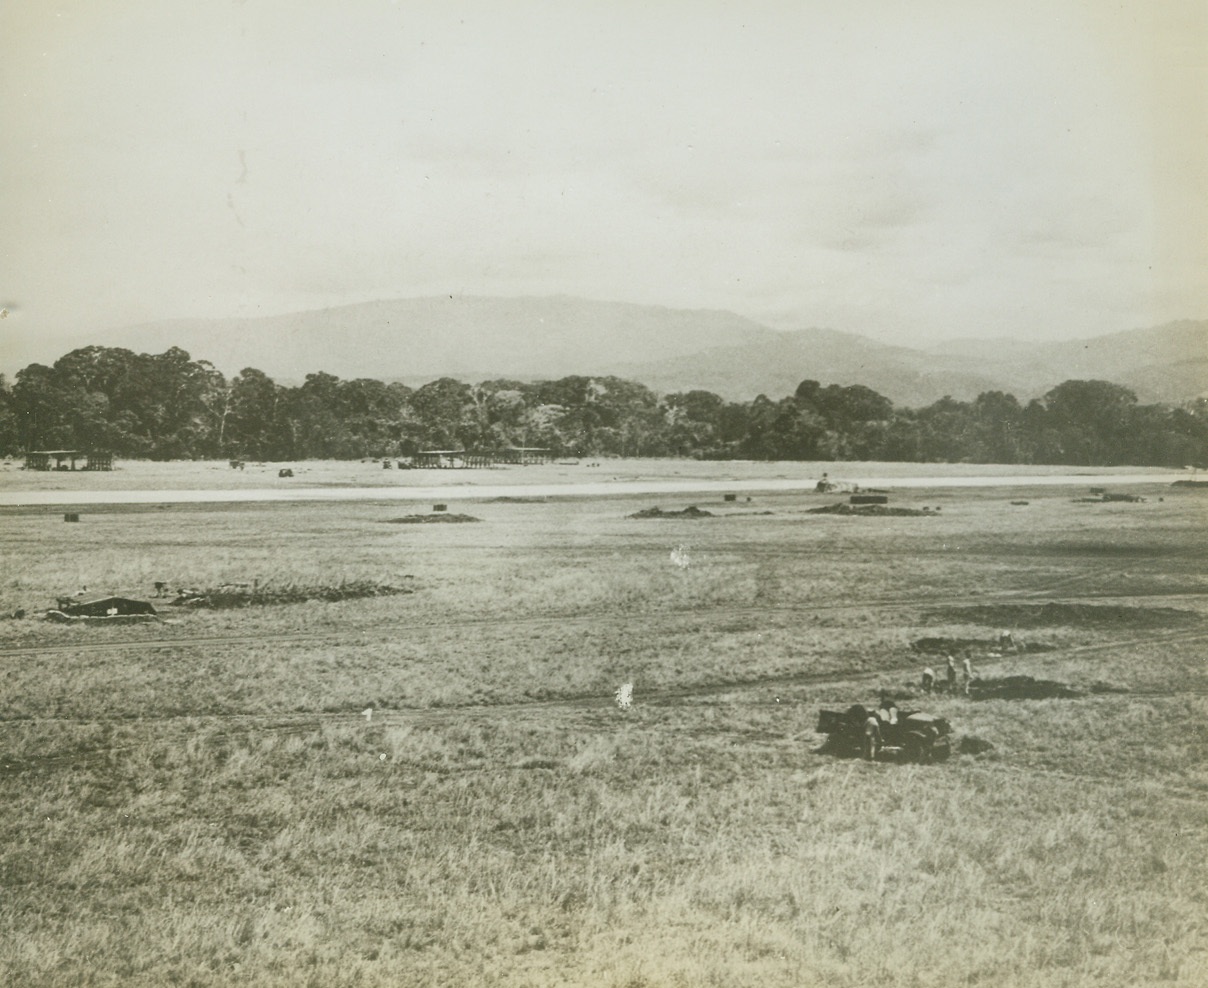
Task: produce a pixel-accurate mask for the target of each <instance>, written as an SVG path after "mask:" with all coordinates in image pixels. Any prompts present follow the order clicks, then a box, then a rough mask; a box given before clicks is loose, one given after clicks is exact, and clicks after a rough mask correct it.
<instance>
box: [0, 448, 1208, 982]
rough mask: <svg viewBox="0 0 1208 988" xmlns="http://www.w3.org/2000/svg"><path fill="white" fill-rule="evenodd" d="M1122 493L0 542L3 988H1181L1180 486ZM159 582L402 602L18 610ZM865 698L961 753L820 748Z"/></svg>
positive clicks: (154, 524) (270, 507)
mask: <svg viewBox="0 0 1208 988" xmlns="http://www.w3.org/2000/svg"><path fill="white" fill-rule="evenodd" d="M202 466H206V465H188V467H187V469H189V470H200V469H201V468H202ZM208 466H213V465H208ZM369 466H370V465H365V467H364V469H365V470H368V469H369ZM345 468H347V469H353V468H352V467H349V466H348V465H345ZM615 468H616V465H615V464H612V465H608V464H606V465H605V466H604V467H602V468H600V469H601V470H612V471H613V472H616V469H615ZM680 468H682V469H684V470H692V469H694V467H693V465H691V464H687V465H682V467H680V466H664V467H661V468H660V469H663V470H665V471H668V472H670V471H672V470H674V469H680ZM222 469H223V470H227V471H228V473H229V472H230V471H229V468H226V467H225V466H224V467H223V468H222ZM356 469H360V465H356ZM547 469H549V470H550V471H554V470H555V468H554V467H550V468H547ZM564 469H569V468H564ZM575 469H579V468H575ZM584 469H585V470H586V469H587V468H584ZM629 469H634V468H632V467H630V468H629ZM916 469H917V468H916ZM985 469H986V468H980V470H981V471H982V472H985ZM251 470H252V468H251V467H249V468H248V471H246V472H247V473H248V474H250V473H251ZM813 472H814V473H815V474H816V473H817V470H816V469H815V470H814V471H813ZM215 473H216V476H221V477H223V478H224V479H223V482H226V480H225V478H226V477H227V474H223V473H221V471H217V470H216V471H215ZM378 473H380V474H385V475H386V476H388V477H389V476H392V475H393V476H397V474H395V473H394V472H393V471H392V472H390V473H387V472H386V471H382V470H380V468H379V469H378ZM449 473H452V472H449ZM806 475H807V476H808V475H809V474H806ZM832 475H833V476H838V473H837V472H836V471H832ZM114 476H117V474H115V475H114ZM274 476H275V471H274ZM54 479H55V480H56V481H57V480H58V478H57V477H56V478H54ZM374 479H375V480H376V479H377V474H375V475H374ZM459 479H460V478H459ZM67 480H68V481H69V482H72V483H74V482H75V478H74V477H69V478H67ZM509 480H510V478H509ZM164 483H167V481H164ZM134 486H138V485H134ZM183 486H187V484H186V485H183ZM194 486H195V484H194ZM1140 492H1141V493H1144V494H1145V495H1147V497H1148V500H1147V501H1145V502H1144V503H1137V504H1126V503H1118V504H1079V503H1074V501H1073V497H1075V496H1077V494H1076V493H1071V492H1070V491H1068V490H1065V491H1063V490H1056V489H1052V488H1039V487H1038V488H1035V489H1032V490H1028V489H1026V488H1022V489H1021V488H1012V489H1011V490H1010V491H1006V490H998V489H993V488H986V489H979V490H954V489H936V490H930V491H927V490H920V491H914V492H911V493H910V494H909V496H903V497H897V496H895V498H894V503H900V504H905V505H927V506H929V507H930V508H932V509H933V510H932V512H931V513H930V514H928V515H927V516H921V517H837V516H825V515H813V514H809V513H808V512H809V509H810V508H814V507H818V506H821V505H824V504H828V503H832V502H833V501H835V500H836V499H837V498H836V497H835V496H834V495H831V496H823V495H814V494H808V495H800V494H799V495H788V494H785V495H775V496H772V495H769V496H755V497H753V498H752V500H751V501H749V502H748V501H746V500H745V499H741V500H740V501H738V502H729V503H727V502H723V501H722V500H721V499H720V496H718V497H716V498H715V499H714V500H710V499H708V498H706V499H700V498H697V499H695V500H692V499H686V498H685V499H676V498H670V497H662V498H659V499H651V498H648V497H647V498H638V497H633V498H623V497H616V498H592V499H587V498H583V499H550V500H545V501H539V502H526V501H506V502H504V501H478V502H474V501H469V502H462V503H461V504H459V506H458V511H460V512H464V513H465V514H468V515H471V516H473V517H475V518H477V519H479V520H478V521H477V522H473V523H465V524H425V525H399V524H386V522H388V521H390V520H391V519H395V518H398V517H400V516H402V515H405V514H407V513H409V512H410V511H411V510H413V509H406V508H400V506H399V505H398V504H374V503H372V502H370V503H349V504H318V505H306V504H262V505H246V506H240V505H229V506H223V507H221V508H217V507H213V506H204V505H199V506H191V507H177V508H152V509H147V510H133V509H130V508H125V509H122V510H113V511H111V512H106V511H105V510H102V509H90V510H89V511H88V513H86V514H85V515H84V516H83V518H82V520H81V522H80V523H79V524H74V525H65V524H64V523H63V521H62V517H61V514H55V513H53V512H46V511H20V510H9V511H5V512H0V573H2V574H4V575H3V576H2V577H0V612H11V611H12V610H14V609H16V608H24V609H25V610H26V611H28V612H29V614H30V616H28V617H26V618H24V619H20V620H2V621H0V674H2V675H3V682H4V692H3V702H2V704H0V800H2V802H0V837H2V841H0V983H3V984H5V985H13V986H25V985H29V986H55V988H57V986H68V985H70V986H78V985H96V986H108V985H115V986H116V985H123V986H125V985H148V986H152V985H154V986H159V985H195V986H206V988H209V986H226V985H250V986H260V985H272V986H277V985H280V986H286V985H288V986H291V988H292V986H298V985H315V986H332V985H335V986H339V985H365V986H374V985H383V986H384V985H391V986H394V985H412V984H414V985H449V986H454V985H497V986H524V985H567V986H572V985H574V986H577V985H584V986H597V985H600V986H611V988H643V986H647V988H654V986H660V988H661V986H696V985H710V986H740V985H743V986H745V985H760V986H764V985H768V986H785V988H788V986H802V985H826V986H853V988H854V986H863V985H868V984H879V985H888V986H916V985H917V986H924V985H926V986H928V988H931V986H940V988H946V986H950V985H952V986H955V985H978V986H1004V988H1006V986H1011V988H1014V986H1020V985H1037V986H1066V988H1092V986H1093V988H1100V986H1111V985H1119V986H1133V985H1140V984H1145V985H1150V984H1154V985H1176V986H1188V988H1191V986H1196V988H1198V986H1200V985H1203V984H1205V983H1208V933H1206V932H1205V931H1206V930H1208V922H1206V920H1208V862H1206V861H1205V856H1204V853H1203V852H1204V848H1205V846H1208V762H1206V760H1205V752H1206V751H1208V667H1206V666H1205V663H1204V658H1203V657H1204V654H1205V645H1206V643H1208V596H1206V595H1208V571H1206V569H1205V566H1204V560H1205V559H1206V558H1208V525H1206V524H1205V522H1206V521H1208V499H1206V497H1205V495H1204V494H1203V493H1202V492H1198V491H1193V490H1179V489H1172V488H1169V487H1162V488H1158V487H1152V488H1146V489H1144V490H1141V491H1140ZM1159 499H1160V500H1159ZM1013 500H1026V501H1027V502H1028V503H1027V504H1026V505H1013V504H1011V503H1010V502H1011V501H1013ZM655 503H659V504H661V505H662V506H663V507H665V508H668V509H677V508H682V507H684V506H686V505H687V504H696V505H698V506H699V507H701V508H702V509H705V510H708V511H710V512H713V513H714V514H713V517H708V518H700V519H636V518H631V517H629V516H630V515H631V514H633V513H634V512H636V511H638V510H639V509H642V508H647V507H650V506H652V505H653V504H655ZM936 507H938V508H940V509H941V510H940V511H938V512H936V511H934V508H936ZM673 557H674V558H673ZM155 581H161V582H165V583H167V584H168V585H169V586H170V587H173V588H176V587H180V586H190V587H210V586H216V585H218V584H221V583H228V582H252V581H255V582H256V583H257V584H258V585H265V584H268V585H270V586H278V587H281V586H287V585H301V584H304V585H309V586H337V585H340V584H345V585H351V584H354V583H355V582H357V581H373V582H375V583H380V584H393V585H400V586H406V587H407V588H408V589H410V590H411V591H412V592H410V593H406V594H400V595H397V596H389V597H372V598H364V599H349V600H342V601H334V602H314V603H298V604H287V605H281V606H275V607H253V608H245V609H237V610H188V609H181V608H176V607H172V606H163V607H161V609H160V610H161V616H162V617H163V619H164V620H163V621H162V622H157V623H148V624H137V625H134V624H120V625H116V626H112V625H104V624H92V625H87V626H82V625H79V624H53V623H50V622H45V621H39V620H35V619H34V617H33V615H34V614H35V613H36V612H38V611H39V610H44V609H45V608H47V607H49V606H50V605H51V604H52V603H53V600H54V597H55V596H56V595H58V594H61V593H71V592H73V591H75V590H76V589H77V588H80V587H84V586H87V587H88V588H89V590H90V591H92V590H103V591H107V592H109V591H111V592H114V593H123V594H129V595H134V596H139V597H144V598H145V597H147V596H148V595H149V594H151V593H153V592H154V590H153V584H154V582H155ZM1003 628H1010V629H1011V630H1012V631H1013V632H1014V634H1015V636H1016V638H1017V639H1018V640H1019V641H1020V642H1021V643H1023V644H1024V645H1026V646H1029V649H1030V650H1028V651H1026V652H1022V653H1016V654H1008V655H1005V656H999V655H994V654H991V648H990V645H989V642H990V641H991V640H992V639H993V638H994V637H995V636H996V635H997V633H998V632H999V631H1000V630H1001V629H1003ZM923 638H952V639H971V640H981V641H984V642H985V643H986V644H985V645H983V646H975V647H974V648H973V651H972V658H973V662H974V667H975V670H976V673H977V674H978V675H979V676H981V677H983V678H993V677H1000V676H1006V675H1017V674H1027V675H1032V676H1036V677H1042V678H1046V679H1052V680H1057V681H1060V682H1062V683H1066V684H1068V685H1070V686H1071V687H1073V688H1075V689H1076V690H1077V691H1078V693H1079V696H1078V697H1077V698H1075V699H1063V700H1036V701H1023V700H1015V701H1012V700H991V701H975V700H971V699H966V698H964V697H963V696H955V697H947V696H942V697H928V698H926V700H925V701H924V700H922V699H920V698H917V697H914V696H913V694H914V693H915V692H916V690H915V684H916V683H917V681H918V676H919V672H920V671H921V669H922V667H923V665H924V664H935V662H936V659H935V657H928V656H925V655H922V654H920V653H919V652H917V651H916V650H914V649H913V648H912V643H913V642H916V641H918V640H920V639H923ZM1040 649H1044V650H1040ZM941 661H942V660H941ZM626 682H630V683H632V684H633V696H634V704H633V706H632V708H630V709H628V710H621V709H619V708H618V707H617V705H616V704H615V703H614V702H613V693H614V691H615V690H616V689H617V688H618V687H619V686H620V685H621V684H622V683H626ZM882 690H892V691H893V692H894V693H895V694H896V695H897V696H898V697H899V702H900V703H901V704H902V705H903V706H904V707H906V706H911V705H914V704H916V703H919V704H923V705H925V706H926V707H927V708H928V709H932V710H934V711H935V712H937V713H941V714H943V715H944V716H946V717H948V718H949V719H950V720H951V721H952V723H953V726H954V729H955V732H956V735H957V738H958V743H959V740H960V739H961V738H975V739H978V740H980V741H984V742H988V743H989V745H991V746H992V747H990V749H989V750H988V751H985V752H984V753H981V754H977V755H971V754H960V753H958V754H955V755H954V756H953V758H952V759H951V760H950V761H949V762H947V763H945V764H940V765H929V766H916V765H890V764H868V763H864V762H862V761H859V760H851V759H843V758H836V757H833V756H829V755H826V754H822V753H819V752H818V750H817V749H818V748H819V747H820V745H821V743H822V740H823V738H822V737H821V736H819V735H817V734H816V733H815V731H814V728H815V726H816V724H817V719H818V712H819V710H821V709H823V708H836V707H844V706H846V705H848V704H850V703H853V702H865V703H867V702H870V701H873V700H875V699H877V697H878V696H879V695H880V693H881V691H882ZM366 710H372V713H371V714H370V715H369V716H366V715H365V713H364V711H366Z"/></svg>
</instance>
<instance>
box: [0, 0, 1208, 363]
mask: <svg viewBox="0 0 1208 988" xmlns="http://www.w3.org/2000/svg"><path fill="white" fill-rule="evenodd" d="M0 122H2V124H3V126H2V128H0V167H2V169H3V172H2V174H0V202H2V206H3V212H2V216H3V219H2V221H0V305H2V306H4V307H6V308H7V311H8V315H7V318H5V319H4V320H3V321H0V345H3V344H4V343H5V342H6V341H7V342H8V343H9V344H11V343H12V341H13V337H14V335H17V334H20V335H22V336H25V337H26V338H28V337H29V336H30V335H34V336H36V337H38V338H39V339H44V340H45V339H55V340H57V339H59V338H60V337H61V338H62V339H63V341H64V344H65V345H66V344H70V345H76V344H77V343H79V342H81V341H83V342H102V343H103V342H104V339H103V333H98V332H95V331H96V330H103V329H104V328H106V327H113V326H120V325H128V324H131V323H137V322H142V321H149V320H155V319H160V318H170V317H186V316H225V315H255V314H275V313H281V312H287V311H294V310H302V309H311V308H319V307H324V306H330V305H338V304H342V303H347V302H358V301H365V300H369V299H379V298H395V297H409V296H423V295H438V294H471V295H546V294H559V293H561V294H572V295H583V296H587V297H591V298H598V299H610V300H619V301H632V302H641V303H653V304H660V305H667V306H675V307H692V308H726V309H731V310H733V311H736V312H739V313H742V314H744V315H747V316H750V317H752V318H755V319H759V320H761V321H765V322H767V323H768V324H769V325H772V326H775V327H778V328H797V327H806V326H817V327H827V328H832V329H840V330H846V331H849V332H857V333H863V334H866V335H869V336H872V337H874V338H877V339H881V340H886V341H897V342H903V343H911V342H923V341H930V340H935V339H943V338H947V337H955V336H1014V337H1024V338H1042V337H1043V338H1058V337H1069V336H1090V335H1095V334H1098V333H1105V332H1113V331H1116V330H1121V329H1129V328H1136V327H1142V326H1149V325H1154V324H1156V323H1159V322H1163V321H1166V320H1169V319H1176V318H1208V233H1206V231H1208V4H1204V3H1203V2H1201V0H1169V2H1168V0H1147V2H1134V0H1126V2H1122V3H1117V2H1107V0H1045V2H1043V3H1031V2H1030V0H1022V2H1020V0H1004V2H994V3H980V2H977V0H951V2H948V0H945V2H927V0H912V2H902V3H897V2H871V0H845V2H841V3H836V2H834V0H825V2H822V0H783V2H765V3H759V2H741V3H738V2H735V3H715V2H709V0H691V2H678V0H646V2H644V3H636V2H635V3H629V2H624V0H620V2H618V0H613V2H610V3H599V4H595V3H568V2H558V3H537V2H534V3H526V2H516V0H493V2H489V3H457V2H455V0H451V2H436V3H427V2H412V0H397V2H389V0H339V2H335V0H330V2H328V0H244V2H234V3H223V2H218V0H213V2H202V0H197V2H186V0H180V2H173V3H167V2H163V0H105V2H97V0H85V2H61V3H60V2H55V0H8V2H7V3H5V4H4V5H3V7H2V8H0Z"/></svg>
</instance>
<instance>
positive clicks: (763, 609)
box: [0, 590, 1208, 659]
mask: <svg viewBox="0 0 1208 988" xmlns="http://www.w3.org/2000/svg"><path fill="white" fill-rule="evenodd" d="M1204 596H1208V590H1204V591H1191V592H1182V593H1165V592H1153V593H1139V594H1136V593H1134V594H1117V593H1107V592H1095V593H1087V594H1070V595H1062V596H1054V597H1038V596H1035V595H1034V592H1032V591H1004V592H1002V593H999V594H992V595H988V594H969V595H966V596H961V597H943V598H935V597H900V598H899V597H885V598H879V599H875V600H867V601H859V602H843V603H833V604H805V605H803V604H785V605H782V606H774V607H773V606H767V605H742V604H739V605H720V606H711V607H708V608H707V609H702V608H693V609H690V610H689V609H684V610H665V611H644V612H643V611H638V612H630V613H627V614H625V615H624V621H625V623H626V624H632V623H633V622H635V621H647V622H654V621H657V620H660V619H665V620H675V619H683V618H692V617H708V618H710V619H718V618H722V619H724V618H730V619H733V618H741V617H749V618H759V617H768V616H772V615H782V614H813V613H830V612H836V611H859V610H868V609H878V610H905V609H907V608H912V607H917V608H934V607H961V606H970V605H994V604H1017V603H1019V602H1020V600H1021V597H1022V598H1023V599H1026V600H1027V602H1028V603H1037V604H1039V603H1042V602H1043V603H1054V604H1060V603H1076V602H1078V601H1085V600H1133V599H1146V598H1168V599H1171V600H1176V599H1180V598H1184V597H1191V598H1198V597H1204ZM452 620H455V621H456V622H457V624H458V625H459V626H466V627H498V628H506V627H518V628H520V627H523V628H537V629H540V628H543V627H555V628H557V627H565V626H567V625H576V624H595V623H598V622H600V621H601V620H607V617H606V616H603V617H602V616H601V615H600V614H592V613H587V614H584V613H581V612H577V613H571V614H540V615H530V616H526V617H516V616H511V615H487V616H481V617H454V618H452ZM447 628H448V620H444V621H435V620H430V621H423V620H415V619H411V618H408V619H407V620H400V621H397V622H389V623H379V624H374V625H373V626H372V627H371V628H356V629H339V630H331V631H315V632H298V633H293V634H288V633H287V634H281V633H278V632H264V633H261V634H251V635H205V636H183V637H180V638H128V639H122V640H120V641H109V642H83V643H81V642H63V643H61V644H53V645H17V646H11V647H8V648H0V659H3V658H21V657H34V656H38V655H53V654H55V653H58V652H72V653H73V654H75V653H85V652H111V651H123V650H126V649H150V650H158V649H189V648H203V647H208V646H229V645H258V644H262V643H264V642H273V643H298V642H331V641H341V640H343V641H347V642H351V643H355V642H357V641H359V640H362V639H365V638H366V637H368V636H370V635H380V634H381V633H382V632H393V631H403V630H405V631H411V632H414V631H417V630H421V631H422V630H447Z"/></svg>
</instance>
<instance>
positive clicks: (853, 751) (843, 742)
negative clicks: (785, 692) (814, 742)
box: [818, 703, 952, 762]
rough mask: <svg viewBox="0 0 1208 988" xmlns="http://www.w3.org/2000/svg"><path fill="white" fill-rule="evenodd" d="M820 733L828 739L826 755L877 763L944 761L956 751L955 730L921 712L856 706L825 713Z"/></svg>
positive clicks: (819, 719) (819, 724)
mask: <svg viewBox="0 0 1208 988" xmlns="http://www.w3.org/2000/svg"><path fill="white" fill-rule="evenodd" d="M818 733H819V734H825V735H827V741H826V744H824V745H823V749H822V750H824V751H829V752H831V753H833V754H836V755H846V756H859V755H863V756H864V757H866V758H871V759H874V760H876V761H903V762H933V761H942V760H943V759H945V758H947V757H948V755H949V754H951V751H952V742H951V735H952V727H951V726H950V725H949V723H948V721H947V720H945V719H944V718H943V717H937V716H936V715H935V714H929V713H924V712H923V711H920V710H913V711H898V710H897V708H896V707H895V706H894V705H893V704H892V703H890V704H883V705H882V706H881V708H880V709H873V708H869V707H865V706H863V705H862V704H859V703H856V704H852V706H850V707H848V708H847V709H846V710H844V711H837V710H823V711H822V712H821V713H820V714H819V716H818Z"/></svg>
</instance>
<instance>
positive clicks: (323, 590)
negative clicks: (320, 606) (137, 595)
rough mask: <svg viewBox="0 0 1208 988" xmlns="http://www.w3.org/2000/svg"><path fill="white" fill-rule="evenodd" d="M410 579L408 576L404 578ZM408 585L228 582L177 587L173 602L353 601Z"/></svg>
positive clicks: (212, 605) (226, 605) (214, 605)
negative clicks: (278, 584) (208, 586)
mask: <svg viewBox="0 0 1208 988" xmlns="http://www.w3.org/2000/svg"><path fill="white" fill-rule="evenodd" d="M404 579H410V576H407V577H404ZM413 592H414V590H413V588H411V587H398V586H394V585H393V584H389V583H375V582H373V581H372V580H349V581H347V582H344V583H338V584H328V585H307V584H296V583H289V584H282V585H280V586H275V585H273V584H271V583H261V584H253V585H251V586H249V585H248V584H246V583H228V584H224V585H223V586H219V587H212V588H210V589H207V590H180V591H178V592H177V595H176V598H175V599H174V600H173V601H172V604H173V605H175V606H177V607H204V608H209V609H211V610H226V609H230V608H236V607H265V606H270V605H274V604H300V603H306V602H314V601H328V602H330V601H338V600H353V599H358V598H362V597H392V596H395V595H396V594H404V593H413Z"/></svg>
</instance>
